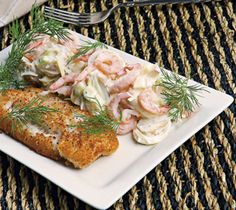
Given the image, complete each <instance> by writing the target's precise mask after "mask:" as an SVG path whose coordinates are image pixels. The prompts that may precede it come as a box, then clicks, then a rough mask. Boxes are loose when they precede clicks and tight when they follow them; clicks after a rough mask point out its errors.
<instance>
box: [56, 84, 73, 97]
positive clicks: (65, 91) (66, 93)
mask: <svg viewBox="0 0 236 210" xmlns="http://www.w3.org/2000/svg"><path fill="white" fill-rule="evenodd" d="M53 92H54V93H58V94H61V95H64V96H70V95H71V92H72V86H63V87H60V88H58V89H57V90H55V91H53Z"/></svg>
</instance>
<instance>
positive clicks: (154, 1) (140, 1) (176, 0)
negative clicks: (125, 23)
mask: <svg viewBox="0 0 236 210" xmlns="http://www.w3.org/2000/svg"><path fill="white" fill-rule="evenodd" d="M204 1H205V2H206V1H209V0H149V1H148V0H146V1H145V0H136V1H130V2H125V3H121V4H120V5H119V6H120V7H123V6H126V7H134V6H148V5H163V4H185V3H199V2H204Z"/></svg>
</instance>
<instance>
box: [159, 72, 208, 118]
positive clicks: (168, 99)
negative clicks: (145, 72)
mask: <svg viewBox="0 0 236 210" xmlns="http://www.w3.org/2000/svg"><path fill="white" fill-rule="evenodd" d="M161 73H162V78H161V81H159V82H158V84H157V86H160V87H162V88H163V90H162V93H161V94H162V95H163V96H164V100H165V103H166V104H167V105H169V106H170V110H169V116H170V118H171V119H172V120H173V121H177V120H178V119H180V118H182V117H183V116H184V115H185V114H186V113H191V112H193V111H194V109H195V106H199V105H200V104H199V102H198V99H197V96H200V94H199V92H201V91H206V90H205V88H204V87H203V86H201V85H188V79H187V78H181V77H180V76H179V75H177V74H176V73H171V74H169V73H167V72H166V71H164V70H161Z"/></svg>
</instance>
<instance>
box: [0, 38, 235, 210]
mask: <svg viewBox="0 0 236 210" xmlns="http://www.w3.org/2000/svg"><path fill="white" fill-rule="evenodd" d="M79 36H80V38H81V39H82V40H91V39H89V38H87V37H85V36H82V35H79ZM9 49H10V48H9V47H8V48H6V49H4V50H2V51H1V52H0V62H1V61H4V60H5V59H6V58H7V56H8V52H9ZM110 49H112V50H114V51H115V52H117V53H119V54H120V55H121V56H122V57H123V58H124V59H125V60H126V61H127V63H138V62H139V63H143V64H147V63H148V62H146V61H144V60H141V59H139V58H137V57H134V56H132V55H129V54H127V53H125V52H123V51H120V50H117V49H114V48H110ZM190 83H192V84H197V83H196V82H194V81H190ZM205 88H206V89H207V90H208V91H209V92H204V93H203V97H201V98H199V100H200V103H201V104H202V105H201V107H200V108H199V110H198V111H197V112H196V113H194V114H193V115H192V116H191V117H190V118H189V119H187V120H185V121H182V122H181V123H180V124H179V125H176V126H173V128H172V129H171V131H170V133H169V134H168V136H167V137H166V138H165V139H164V140H163V141H162V142H161V143H159V144H157V145H154V146H143V145H140V144H136V143H135V142H134V141H133V140H132V138H131V135H125V136H120V137H119V142H120V146H119V148H118V150H117V151H116V152H115V154H113V155H111V156H109V157H102V158H99V160H97V161H96V162H95V163H93V164H92V165H91V166H89V167H88V168H85V169H83V170H76V169H72V168H69V167H66V166H64V165H62V164H60V163H58V162H55V161H53V160H50V159H48V158H45V157H43V156H40V155H38V154H36V153H35V152H33V151H31V150H30V149H28V148H27V147H26V146H24V145H22V144H21V143H19V142H17V141H16V140H14V139H12V138H10V137H8V136H7V135H5V134H0V150H1V151H3V152H4V153H6V154H8V155H9V156H11V157H13V158H14V159H16V160H18V161H19V162H21V163H23V164H24V165H26V166H28V167H29V168H31V169H33V170H34V171H36V172H37V173H39V174H41V175H42V176H44V177H46V178H47V179H49V180H50V181H52V182H53V183H55V184H56V185H58V186H60V187H61V188H63V189H64V190H66V191H67V192H69V193H71V194H72V195H74V196H75V197H77V198H79V199H81V200H83V201H84V202H86V203H88V204H90V205H91V206H94V207H96V208H99V209H105V208H108V207H109V206H111V205H112V204H113V203H114V202H115V201H116V200H117V199H119V198H120V197H121V196H122V195H123V194H125V193H126V192H127V191H128V190H129V189H130V188H131V187H132V186H133V185H135V184H136V183H137V182H138V181H139V180H140V179H141V178H142V177H144V176H145V175H146V174H147V173H148V172H149V171H150V170H152V169H153V168H154V167H155V166H156V165H157V164H159V163H160V162H161V161H162V160H163V159H164V158H166V157H167V156H168V155H169V154H170V153H172V152H173V151H174V150H175V149H177V148H178V147H179V146H180V145H181V144H183V143H184V142H185V141H186V140H188V139H189V138H190V137H191V136H192V135H193V134H195V133H196V132H197V131H199V130H200V129H201V128H202V127H203V126H205V125H206V124H207V123H209V122H210V121H211V120H212V119H213V118H214V117H216V116H217V115H218V114H219V113H221V112H222V111H223V110H224V109H226V107H228V106H229V105H230V104H231V103H232V102H233V98H232V97H231V96H229V95H226V94H224V93H221V92H219V91H216V90H214V89H212V88H209V87H205Z"/></svg>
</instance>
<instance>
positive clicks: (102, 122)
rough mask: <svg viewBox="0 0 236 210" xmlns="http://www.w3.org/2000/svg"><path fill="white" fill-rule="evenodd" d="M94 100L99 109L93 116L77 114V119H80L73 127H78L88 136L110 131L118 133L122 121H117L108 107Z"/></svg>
mask: <svg viewBox="0 0 236 210" xmlns="http://www.w3.org/2000/svg"><path fill="white" fill-rule="evenodd" d="M91 99H93V100H94V103H96V104H97V105H98V107H99V109H98V110H97V111H96V112H95V113H93V115H90V116H88V115H84V114H76V117H77V118H79V119H80V121H79V123H78V124H77V125H72V126H71V127H77V128H80V129H82V132H83V133H86V134H90V135H92V134H100V133H105V132H108V131H111V130H113V131H115V132H116V131H117V130H118V128H119V125H120V121H119V120H117V119H115V118H114V117H113V115H112V113H111V111H110V110H109V109H108V108H107V107H102V106H101V104H100V103H99V101H98V100H97V99H96V98H91Z"/></svg>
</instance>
